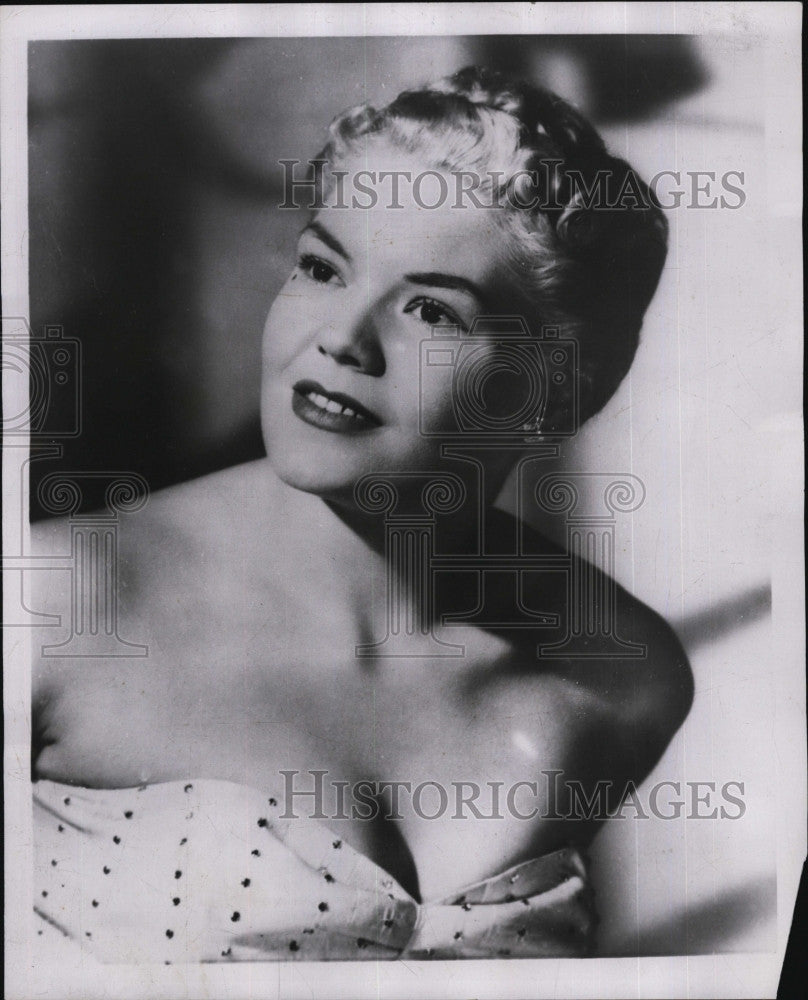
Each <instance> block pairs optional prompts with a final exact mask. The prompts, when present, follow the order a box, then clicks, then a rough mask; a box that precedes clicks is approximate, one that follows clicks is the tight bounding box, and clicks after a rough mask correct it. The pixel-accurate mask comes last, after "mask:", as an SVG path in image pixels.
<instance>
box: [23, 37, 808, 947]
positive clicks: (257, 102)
mask: <svg viewBox="0 0 808 1000" xmlns="http://www.w3.org/2000/svg"><path fill="white" fill-rule="evenodd" d="M472 62H476V63H482V64H486V65H489V66H492V67H495V68H503V69H507V70H509V71H513V72H517V73H521V74H522V75H524V76H526V77H530V78H532V79H533V80H534V81H536V82H538V83H541V84H544V85H545V86H548V87H550V88H551V89H554V90H557V91H558V92H559V93H560V94H561V95H562V96H564V97H565V98H567V99H568V100H571V101H573V102H574V103H576V104H577V105H578V106H579V107H580V108H581V110H582V111H583V112H584V113H585V114H586V115H588V116H589V117H590V118H591V119H592V120H593V121H594V122H595V124H596V125H598V126H599V127H600V129H601V131H602V133H603V135H604V137H605V138H606V140H607V143H608V144H609V146H610V148H611V150H612V151H613V152H614V153H616V154H618V155H621V156H623V157H625V158H626V159H628V160H629V162H631V163H632V164H633V165H634V166H636V167H637V169H638V170H639V171H640V173H641V174H643V175H644V176H645V177H646V178H648V177H650V176H652V175H654V174H655V173H656V172H657V171H660V170H681V171H687V170H706V171H714V172H715V173H716V174H717V175H718V176H720V175H721V174H722V173H723V172H724V171H728V170H741V171H743V172H744V175H745V180H744V185H745V192H746V196H747V197H746V202H745V204H744V205H743V206H742V207H741V208H739V209H738V210H734V211H733V210H717V211H709V210H698V209H684V208H680V209H678V210H671V211H670V212H668V218H669V222H670V224H671V247H670V253H669V257H668V262H667V265H666V268H665V272H664V274H663V278H662V282H661V285H660V289H659V291H658V293H657V296H656V298H655V300H654V302H653V304H652V306H651V309H650V310H649V313H648V317H647V321H646V324H645V328H644V332H643V339H642V343H641V346H640V350H639V352H638V356H637V360H636V363H635V366H634V368H633V369H632V372H631V374H630V376H629V378H628V379H627V380H626V381H625V383H624V384H623V386H622V387H621V389H620V391H619V392H618V394H617V396H616V397H615V398H614V399H613V400H612V402H611V403H610V404H609V406H608V407H607V408H606V409H605V410H604V411H603V412H602V413H601V414H600V415H599V416H598V417H596V418H595V419H594V420H593V421H591V422H590V423H589V424H587V425H586V427H585V428H584V429H583V430H582V431H581V433H580V434H579V435H578V436H577V437H576V439H575V440H574V441H573V442H571V443H570V444H569V445H568V446H567V447H566V449H565V453H564V456H563V466H564V467H565V468H570V469H582V470H583V469H585V470H591V471H600V472H608V473H616V474H619V473H623V472H631V473H633V474H634V475H636V476H638V477H640V478H641V479H642V481H643V482H644V484H645V487H646V493H647V495H646V500H645V503H644V505H643V507H642V508H641V509H640V510H639V511H637V513H635V514H634V515H632V516H630V517H627V518H624V519H623V520H622V521H620V522H618V524H617V541H618V545H617V567H616V573H617V576H618V579H619V580H620V581H621V582H622V583H623V584H624V585H626V586H627V587H628V588H629V589H630V590H631V591H632V592H634V593H635V594H637V596H639V597H640V598H641V599H642V600H644V601H646V602H647V603H648V604H649V605H651V606H652V607H654V608H655V609H656V610H658V611H659V612H660V613H662V614H663V615H664V616H665V617H666V618H668V619H669V620H670V621H671V622H672V623H673V624H674V625H675V627H676V628H677V629H678V631H679V633H680V635H681V636H682V637H683V640H684V642H685V645H686V648H687V651H688V653H689V655H690V656H691V659H692V663H693V668H694V672H695V675H696V701H695V704H694V707H693V711H692V713H691V715H690V717H689V719H688V720H687V722H686V723H685V726H684V727H683V728H682V730H681V731H680V733H679V734H678V735H677V737H676V738H675V740H674V742H673V744H672V745H671V747H670V748H669V750H668V752H667V753H666V755H665V757H664V758H663V760H662V761H661V762H660V764H659V766H658V767H657V769H656V771H655V772H654V774H653V775H652V776H651V778H650V779H649V781H648V782H647V783H646V784H645V786H644V790H645V791H644V794H647V790H648V788H650V786H651V785H652V784H653V783H654V782H657V781H663V780H669V781H680V782H686V781H714V782H716V784H717V787H718V788H719V789H720V787H721V785H722V784H723V783H724V782H726V781H741V782H744V786H745V802H746V812H745V815H744V816H743V817H742V818H741V819H738V820H734V821H733V820H724V821H712V822H704V821H698V820H692V819H690V820H687V819H684V818H682V819H681V820H671V821H663V820H657V819H648V820H633V819H627V820H625V821H612V822H611V823H609V824H607V828H606V829H605V830H604V831H603V832H602V833H601V834H600V835H599V836H598V839H597V841H596V843H595V847H594V851H593V857H594V861H595V876H596V885H597V889H598V894H599V906H600V911H601V915H602V920H603V922H602V926H601V933H600V950H601V953H602V954H606V955H636V954H655V955H664V954H683V953H691V954H698V953H711V952H721V951H754V950H758V951H766V950H772V949H773V947H774V932H775V924H774V916H775V878H774V871H775V855H774V849H775V837H774V830H775V810H774V801H773V793H772V792H771V790H770V786H771V781H770V777H769V774H768V773H767V768H769V765H770V763H771V761H770V755H768V754H767V753H766V752H765V748H766V745H767V740H770V738H771V733H772V731H773V728H774V682H773V679H772V676H771V673H770V672H769V671H768V670H767V663H768V657H769V656H770V649H771V642H770V640H771V622H770V618H769V613H768V612H769V602H770V550H769V546H770V537H769V530H768V528H769V519H770V516H771V494H770V485H771V467H770V452H771V428H772V427H773V426H776V425H777V421H778V419H780V418H781V417H782V416H783V414H785V415H786V416H789V415H790V414H792V413H793V412H796V413H799V411H800V401H799V398H797V400H796V403H795V399H794V394H793V392H791V388H792V387H790V386H784V385H783V384H781V383H779V382H778V368H777V364H778V359H777V358H776V357H773V356H772V352H771V351H767V350H765V349H764V347H765V344H763V342H764V340H765V338H766V337H767V336H768V335H769V334H770V333H771V328H770V323H771V319H770V316H769V314H768V313H767V297H766V294H763V291H764V290H762V289H761V287H760V268H759V262H760V258H761V254H762V253H765V239H766V236H765V226H764V224H765V222H766V214H765V213H766V200H765V193H766V190H767V188H766V183H767V179H766V178H765V176H764V157H763V149H764V142H765V135H764V125H763V123H764V120H765V119H764V110H765V109H764V108H763V106H762V96H761V93H762V91H761V88H760V86H759V83H758V81H759V75H760V73H761V50H760V48H759V47H758V45H757V43H756V42H755V40H754V39H752V38H748V37H746V36H744V35H742V34H740V33H739V34H738V35H736V36H733V37H732V38H724V37H721V36H713V37H710V38H706V37H698V38H696V37H689V36H682V35H677V36H665V35H655V36H623V35H604V36H569V37H567V36H560V35H559V36H519V37H509V36H495V37H491V36H486V37H417V38H397V37H390V38H340V39H332V38H319V39H313V38H312V39H299V38H270V39H173V40H159V41H154V40H120V41H118V40H116V41H76V42H62V41H60V42H36V43H32V44H31V45H30V47H29V101H30V104H29V129H30V131H29V135H30V158H29V198H30V212H29V225H30V292H31V325H32V328H33V330H34V332H35V334H39V333H41V331H42V330H43V329H44V327H45V325H46V324H57V325H60V326H61V327H63V329H64V335H65V337H73V338H76V339H78V340H80V342H81V345H82V350H83V372H82V401H83V422H82V433H81V434H80V435H79V436H78V437H76V438H74V439H72V440H68V441H64V442H63V444H64V454H63V457H62V458H61V459H51V458H49V459H47V460H42V461H38V462H37V461H35V462H33V463H32V465H31V470H32V473H31V474H32V482H31V487H32V488H31V497H32V517H34V518H37V517H40V516H42V512H41V510H40V509H39V508H38V506H37V501H36V485H37V482H38V480H39V478H40V477H41V476H43V475H45V474H48V473H51V472H54V471H58V470H60V469H64V470H76V469H83V470H91V469H95V470H119V471H134V472H138V473H140V474H141V475H143V476H144V477H145V478H146V480H147V481H148V482H149V484H150V486H151V487H152V489H158V488H160V487H163V486H167V485H170V484H172V483H175V482H179V481H182V480H185V479H188V478H191V477H194V476H198V475H201V474H204V473H206V472H209V471H212V470H214V469H217V468H222V467H225V466H228V465H232V464H236V463H239V462H242V461H245V460H248V459H251V458H254V457H258V456H260V455H261V454H262V444H261V437H260V429H259V421H258V400H259V397H258V392H259V377H260V365H259V344H260V338H261V331H262V326H263V322H264V318H265V315H266V312H267V310H268V308H269V305H270V303H271V302H272V299H273V297H274V295H275V293H276V292H277V290H278V289H279V287H280V285H281V284H282V282H283V281H284V279H285V277H286V274H287V272H288V270H289V268H290V267H291V264H292V255H293V249H294V243H295V239H296V235H297V232H298V229H299V227H300V219H299V218H298V216H297V215H296V214H295V213H290V212H282V211H279V210H278V209H277V207H276V206H277V205H279V204H280V202H281V201H282V199H283V192H282V191H281V189H280V182H281V179H282V175H281V172H280V170H279V168H278V166H277V164H278V160H279V159H281V158H296V157H297V158H300V159H301V160H305V159H307V158H308V157H309V156H313V155H315V154H316V152H317V151H318V150H319V148H320V147H321V145H322V142H323V136H324V134H325V128H326V126H327V124H328V122H329V121H330V120H331V118H332V117H333V116H334V115H335V114H336V113H337V112H339V111H340V110H342V109H343V108H345V107H347V106H349V105H352V104H357V103H361V102H363V101H365V100H370V101H373V102H376V103H381V102H385V101H387V100H390V99H391V98H392V97H393V96H395V95H396V94H397V93H398V92H399V90H401V89H403V88H404V87H405V86H411V85H413V84H418V83H423V82H427V81H429V80H430V79H433V78H435V77H438V76H442V75H444V74H446V73H449V72H452V71H454V70H456V69H458V68H460V67H461V66H463V65H466V64H468V63H472ZM57 416H58V415H57ZM57 422H58V421H57ZM546 471H549V470H548V468H542V470H541V472H542V473H544V472H546ZM526 495H528V494H527V493H526ZM85 500H86V503H87V505H88V506H96V505H98V504H99V503H100V501H101V496H100V495H99V496H93V495H92V494H91V493H90V492H89V491H88V493H87V495H86V497H85ZM502 502H503V503H504V504H505V505H510V506H514V505H515V504H517V503H518V497H517V496H516V489H515V486H514V484H513V483H511V484H510V486H509V488H507V489H506V491H505V494H504V496H503V501H502ZM527 516H528V517H531V518H533V519H534V520H536V522H537V524H538V525H539V526H540V527H542V528H543V529H544V530H546V531H549V532H550V533H551V534H559V533H562V534H563V524H558V523H556V524H554V523H552V522H547V521H545V520H544V519H540V518H539V517H538V514H537V513H536V512H535V510H534V509H533V508H532V507H531V506H530V505H528V507H527ZM761 747H763V748H764V752H761ZM682 791H683V794H686V788H685V786H684V785H683V786H682ZM645 801H647V799H646V800H645ZM629 814H631V813H630V810H629Z"/></svg>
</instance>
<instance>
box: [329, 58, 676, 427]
mask: <svg viewBox="0 0 808 1000" xmlns="http://www.w3.org/2000/svg"><path fill="white" fill-rule="evenodd" d="M375 136H381V137H384V138H385V139H386V140H387V141H388V142H390V143H391V144H392V145H394V146H397V147H398V148H400V149H402V151H404V152H407V153H410V154H417V155H419V156H423V157H424V159H425V161H426V162H427V163H428V165H429V167H430V168H433V169H438V170H442V171H447V172H456V173H458V174H459V173H460V172H463V173H465V174H467V175H469V174H471V175H476V177H478V178H479V179H480V186H479V188H476V189H475V192H474V193H475V195H476V196H477V197H478V198H480V200H482V197H483V195H484V194H487V195H488V196H489V198H490V196H491V195H493V196H494V197H495V198H496V199H497V201H496V204H501V205H502V206H503V209H504V210H503V211H502V212H499V211H497V212H496V213H494V214H495V215H496V216H498V217H500V218H501V220H502V222H503V224H504V225H505V226H506V227H507V230H508V234H509V238H508V239H507V240H506V246H507V263H508V264H509V266H510V268H511V269H512V271H513V272H514V273H515V275H516V277H517V278H518V282H519V285H520V287H521V288H522V289H523V291H524V294H525V296H526V298H527V299H528V301H529V302H531V304H532V305H533V306H534V307H535V309H536V314H535V316H534V317H532V323H531V326H532V327H533V329H534V330H535V329H536V328H537V326H538V325H539V324H541V325H544V326H557V327H559V328H560V330H561V333H562V335H563V336H567V337H573V338H575V339H576V340H577V342H578V350H579V382H578V386H579V413H578V419H579V422H580V423H582V422H583V421H584V420H586V419H588V418H589V417H590V416H592V415H593V414H595V413H597V412H598V411H599V410H600V409H601V408H602V407H603V406H604V405H605V404H606V402H608V400H609V399H610V397H611V396H612V395H613V394H614V392H615V390H616V389H617V387H618V385H619V384H620V382H621V380H622V379H623V377H624V375H625V374H626V372H627V371H628V369H629V367H630V366H631V362H632V360H633V358H634V354H635V352H636V349H637V344H638V341H639V332H640V326H641V324H642V318H643V314H644V312H645V310H646V308H647V306H648V303H649V302H650V301H651V298H652V296H653V294H654V292H655V290H656V286H657V283H658V281H659V277H660V274H661V271H662V266H663V264H664V261H665V255H666V250H667V223H666V221H665V218H664V216H663V215H662V212H661V210H660V208H659V206H658V203H657V202H656V199H655V198H654V196H653V194H652V193H651V191H650V190H649V188H648V187H647V185H646V184H644V183H643V182H642V181H641V180H640V179H639V178H638V177H637V175H636V174H635V173H634V171H633V170H632V168H631V167H630V166H629V165H628V164H627V163H626V162H625V161H624V160H621V159H618V158H616V157H614V156H611V155H610V154H609V153H608V152H607V150H606V147H605V145H604V143H603V140H602V139H601V138H600V136H599V135H598V134H597V132H596V131H595V130H594V128H593V127H592V126H591V125H590V124H589V123H588V122H587V121H586V120H585V119H584V118H583V117H582V116H581V114H580V113H579V112H578V111H576V110H575V109H574V108H573V107H572V106H571V105H569V104H568V103H567V102H566V101H563V100H562V99H561V98H560V97H557V96H556V95H555V94H553V93H551V92H550V91H547V90H544V89H542V88H540V87H536V86H533V85H531V84H528V83H524V82H520V81H516V80H512V79H509V78H507V77H505V76H503V75H501V74H499V73H493V72H490V71H487V70H484V69H480V68H477V67H474V66H471V67H467V68H466V69H462V70H460V71H459V72H457V73H455V74H454V75H453V76H449V77H445V78H443V79H441V80H438V81H437V82H435V83H432V84H430V85H428V86H426V87H423V88H422V89H419V90H410V91H405V92H404V93H402V94H400V95H399V96H398V97H397V98H396V99H395V100H394V101H393V102H392V103H391V104H389V105H387V107H384V108H380V109H376V108H373V107H371V106H370V105H362V106H360V107H356V108H351V109H349V110H347V111H345V112H343V113H342V114H340V115H338V116H337V117H336V118H335V119H334V121H333V122H332V123H331V128H330V138H329V141H328V143H327V145H326V147H325V148H324V150H323V151H322V153H321V154H320V159H321V160H322V161H325V162H326V163H328V164H331V165H333V164H335V163H338V162H339V161H340V160H341V159H343V158H345V157H346V156H349V155H350V154H351V153H352V152H354V151H355V150H356V149H357V148H358V147H359V145H360V140H361V141H362V142H363V143H367V141H368V140H369V139H371V138H372V137H375ZM486 203H490V202H489V201H487V202H486Z"/></svg>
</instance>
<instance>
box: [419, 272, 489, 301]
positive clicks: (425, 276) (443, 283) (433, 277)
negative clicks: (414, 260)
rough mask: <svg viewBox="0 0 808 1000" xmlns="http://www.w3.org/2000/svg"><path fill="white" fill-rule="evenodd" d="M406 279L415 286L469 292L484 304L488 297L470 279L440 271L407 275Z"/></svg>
mask: <svg viewBox="0 0 808 1000" xmlns="http://www.w3.org/2000/svg"><path fill="white" fill-rule="evenodd" d="M404 278H405V279H406V280H407V281H410V282H412V284H413V285H429V286H431V287H432V288H451V289H452V290H453V291H460V292H467V293H468V294H469V295H473V296H474V297H475V298H476V299H477V301H478V302H480V303H484V302H485V299H486V296H485V295H484V293H483V290H482V289H481V288H480V286H479V285H475V284H474V282H473V281H469V280H468V278H461V277H460V275H457V274H442V273H441V272H440V271H422V272H418V273H417V274H405V275H404Z"/></svg>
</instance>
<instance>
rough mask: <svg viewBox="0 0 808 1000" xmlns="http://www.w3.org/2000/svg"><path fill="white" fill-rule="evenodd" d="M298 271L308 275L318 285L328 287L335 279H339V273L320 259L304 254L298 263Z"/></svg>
mask: <svg viewBox="0 0 808 1000" xmlns="http://www.w3.org/2000/svg"><path fill="white" fill-rule="evenodd" d="M297 266H298V269H299V270H301V271H302V272H303V273H304V274H306V275H308V276H309V277H310V278H311V280H312V281H316V282H317V284H318V285H327V284H329V283H330V282H331V280H332V279H333V278H337V277H339V276H338V274H337V272H336V271H335V270H334V268H333V267H331V265H330V264H327V263H326V262H325V261H324V260H322V259H321V258H320V257H315V256H313V255H312V254H303V255H302V256H301V257H300V259H299V260H298V262H297Z"/></svg>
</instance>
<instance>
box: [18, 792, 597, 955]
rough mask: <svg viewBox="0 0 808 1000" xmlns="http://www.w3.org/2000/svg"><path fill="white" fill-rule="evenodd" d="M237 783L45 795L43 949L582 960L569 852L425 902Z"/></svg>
mask: <svg viewBox="0 0 808 1000" xmlns="http://www.w3.org/2000/svg"><path fill="white" fill-rule="evenodd" d="M281 812H282V809H281V807H280V805H279V803H277V802H276V801H275V800H274V799H272V798H267V797H266V796H265V795H264V794H263V793H261V792H260V791H258V790H257V789H253V788H248V787H246V786H242V785H238V784H234V783H232V782H225V781H216V780H210V779H205V780H202V781H188V782H166V783H162V784H155V785H144V786H141V787H140V788H137V789H117V790H105V789H86V788H76V787H73V786H68V785H60V784H56V783H54V782H49V781H40V782H38V783H37V784H36V785H35V786H34V831H35V838H34V839H35V854H34V859H35V872H34V893H35V899H34V910H35V912H36V914H37V916H38V917H39V919H38V920H37V922H36V923H37V927H36V934H37V937H38V943H40V944H42V945H43V946H45V945H46V944H47V942H48V941H52V942H53V943H54V947H55V945H56V941H57V939H58V940H59V941H64V940H65V938H69V939H72V941H74V942H78V943H80V944H81V946H82V947H83V948H84V949H85V950H86V951H89V952H90V953H92V954H93V955H94V956H95V957H96V958H97V959H99V960H100V961H103V962H116V963H143V962H159V963H177V962H232V961H271V960H297V961H301V960H302V961H316V960H329V959H330V960H341V961H350V960H356V959H384V958H390V959H392V958H397V957H399V956H401V955H409V956H411V957H413V958H427V957H435V958H450V957H492V956H495V955H500V956H507V955H513V956H514V957H518V956H522V957H535V956H538V955H580V954H586V953H587V952H588V951H589V949H590V946H591V937H592V929H593V924H594V917H593V910H592V906H591V890H590V889H589V888H588V883H587V878H586V869H585V867H584V865H583V862H582V861H581V859H580V857H579V856H578V855H577V853H576V852H574V851H572V850H564V851H559V852H556V853H554V854H552V855H548V856H546V857H545V858H540V859H537V860H536V861H531V862H527V863H526V864H523V865H519V866H518V867H516V868H513V869H511V870H509V871H508V872H505V873H503V874H502V875H500V876H498V877H497V878H495V879H489V880H486V881H485V882H481V883H479V884H478V885H475V886H472V887H470V888H468V889H466V890H465V891H464V892H462V893H459V894H457V895H456V896H455V897H453V898H451V899H448V900H445V901H443V902H442V903H439V904H426V905H419V904H417V903H416V902H415V901H414V900H413V899H412V898H411V897H410V896H409V894H408V893H407V892H406V891H405V890H404V889H403V888H402V887H401V886H400V885H399V884H398V883H397V882H396V881H395V880H394V879H393V878H391V877H390V876H389V875H388V874H387V872H385V871H384V870H383V869H382V868H380V867H379V866H378V865H376V864H375V863H373V862H372V861H370V860H369V859H368V858H366V857H365V856H364V855H362V854H360V853H358V852H357V851H355V850H354V849H353V848H351V847H350V845H348V844H346V843H344V842H343V841H342V840H340V839H339V838H337V837H335V836H334V834H333V833H332V832H331V831H330V830H328V829H327V828H326V827H324V826H323V825H322V824H320V823H317V822H316V821H312V820H302V819H292V820H283V819H282V818H281Z"/></svg>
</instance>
